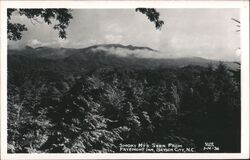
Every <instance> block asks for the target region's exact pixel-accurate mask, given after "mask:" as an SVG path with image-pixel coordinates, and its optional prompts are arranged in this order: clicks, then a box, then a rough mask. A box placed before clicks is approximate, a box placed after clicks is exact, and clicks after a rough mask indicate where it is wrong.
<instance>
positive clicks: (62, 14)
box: [7, 8, 164, 41]
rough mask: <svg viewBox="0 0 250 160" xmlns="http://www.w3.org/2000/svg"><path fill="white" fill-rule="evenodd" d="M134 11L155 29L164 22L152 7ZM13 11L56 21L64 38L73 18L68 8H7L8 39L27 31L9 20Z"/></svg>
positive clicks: (49, 22) (46, 20)
mask: <svg viewBox="0 0 250 160" xmlns="http://www.w3.org/2000/svg"><path fill="white" fill-rule="evenodd" d="M136 11H139V12H141V13H142V14H146V16H147V17H148V19H149V20H150V21H151V22H154V23H155V27H156V29H160V28H161V26H162V25H163V24H164V22H163V21H162V20H159V16H160V13H159V12H157V11H156V10H155V9H154V8H137V9H136ZM13 13H16V14H18V15H20V16H26V17H27V18H29V19H30V20H31V22H32V23H33V20H34V21H36V22H39V21H38V18H41V19H42V20H43V21H44V22H45V23H47V24H48V25H50V24H52V20H53V19H54V20H56V21H58V23H57V24H55V25H54V27H53V28H54V29H55V30H58V32H59V37H60V38H62V39H64V38H66V28H67V27H68V25H69V23H70V20H71V19H72V18H73V16H72V14H71V10H70V9H14V8H9V9H7V16H8V20H7V25H8V29H7V33H8V39H9V40H14V41H17V40H20V39H22V32H24V31H27V30H28V29H27V27H26V26H25V25H24V24H20V23H14V22H12V21H11V16H12V15H13Z"/></svg>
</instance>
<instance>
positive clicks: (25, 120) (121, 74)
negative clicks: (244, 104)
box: [8, 45, 240, 153]
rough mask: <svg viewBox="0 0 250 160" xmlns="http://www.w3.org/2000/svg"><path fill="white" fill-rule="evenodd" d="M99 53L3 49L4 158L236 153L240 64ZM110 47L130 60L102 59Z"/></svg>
mask: <svg viewBox="0 0 250 160" xmlns="http://www.w3.org/2000/svg"><path fill="white" fill-rule="evenodd" d="M102 47H104V48H105V50H95V49H93V48H96V46H94V47H92V48H91V47H90V48H84V49H65V48H59V49H53V48H37V49H33V48H26V49H24V50H19V51H18V50H9V51H8V152H9V153H27V152H28V153H29V152H53V153H61V152H66V153H84V152H109V153H110V152H121V150H120V148H119V146H120V144H138V143H145V144H152V143H156V144H168V143H174V144H180V145H182V146H185V147H193V148H195V152H240V66H239V64H236V63H231V62H218V61H212V60H206V59H202V58H195V57H193V58H179V59H152V58H142V57H138V56H136V55H135V54H130V53H132V52H133V51H134V50H141V51H143V52H145V54H146V52H147V51H148V52H149V51H150V52H153V54H158V53H157V51H155V50H152V49H150V48H147V47H135V46H119V45H107V46H102ZM115 47H118V48H123V49H125V50H128V51H129V52H128V53H129V55H128V56H123V57H120V56H117V55H115V54H107V53H108V52H109V49H110V48H115ZM205 142H214V144H215V145H216V146H218V147H219V150H204V143H205Z"/></svg>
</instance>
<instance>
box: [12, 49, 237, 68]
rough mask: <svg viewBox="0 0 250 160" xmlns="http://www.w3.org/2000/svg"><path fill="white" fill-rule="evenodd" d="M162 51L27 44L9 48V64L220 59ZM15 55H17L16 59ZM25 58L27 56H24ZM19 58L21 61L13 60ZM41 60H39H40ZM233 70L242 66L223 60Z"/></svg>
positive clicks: (169, 63)
mask: <svg viewBox="0 0 250 160" xmlns="http://www.w3.org/2000/svg"><path fill="white" fill-rule="evenodd" d="M159 54H160V53H159V52H158V51H157V50H154V49H151V48H148V47H137V46H132V45H128V46H125V45H121V44H102V45H95V46H90V47H87V48H81V49H73V48H48V47H38V48H32V47H29V46H26V48H24V49H22V50H12V49H9V50H8V56H9V59H10V61H9V63H11V64H13V63H20V64H21V63H22V62H21V61H24V59H25V61H26V62H27V61H29V59H30V60H32V61H30V62H27V63H34V62H36V61H39V63H42V62H41V59H42V61H43V62H44V61H45V60H47V61H51V63H58V65H60V66H63V65H64V66H67V67H69V68H74V69H81V68H90V69H93V68H96V67H122V68H124V67H127V68H133V69H143V68H150V69H151V68H166V67H185V66H188V65H195V66H208V65H212V66H216V65H218V64H219V61H216V60H208V59H204V58H200V57H182V58H156V57H158V55H159ZM14 57H15V58H14ZM24 57H25V58H24ZM13 61H18V62H13ZM36 63H38V62H36ZM222 63H224V64H226V65H227V66H228V67H230V68H231V69H235V68H238V65H237V64H236V63H233V62H222Z"/></svg>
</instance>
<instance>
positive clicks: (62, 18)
mask: <svg viewBox="0 0 250 160" xmlns="http://www.w3.org/2000/svg"><path fill="white" fill-rule="evenodd" d="M14 12H15V13H17V14H19V15H20V16H26V17H27V18H29V19H30V20H31V22H32V20H35V21H38V20H37V19H38V18H41V19H42V20H43V21H44V22H45V23H47V24H48V25H49V24H52V20H53V19H55V20H56V21H58V23H57V24H55V25H54V27H53V28H54V29H55V30H58V32H59V37H60V38H66V31H65V29H66V28H67V27H68V25H69V22H70V19H72V18H73V16H72V14H71V10H69V9H13V8H9V9H8V10H7V16H8V21H7V25H8V29H7V32H8V39H9V40H15V41H16V40H20V39H21V38H22V32H23V31H27V30H28V29H27V27H26V26H25V25H24V24H20V23H13V22H11V16H12V14H13V13H14Z"/></svg>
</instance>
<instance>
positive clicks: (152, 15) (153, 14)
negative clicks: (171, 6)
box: [135, 8, 164, 29]
mask: <svg viewBox="0 0 250 160" xmlns="http://www.w3.org/2000/svg"><path fill="white" fill-rule="evenodd" d="M135 11H136V12H137V11H138V12H141V13H142V14H146V16H147V17H148V19H149V20H150V21H151V22H154V23H155V28H156V29H161V27H162V25H163V24H164V22H163V21H162V20H160V19H159V17H160V13H159V12H157V11H156V10H155V9H154V8H136V9H135Z"/></svg>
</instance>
